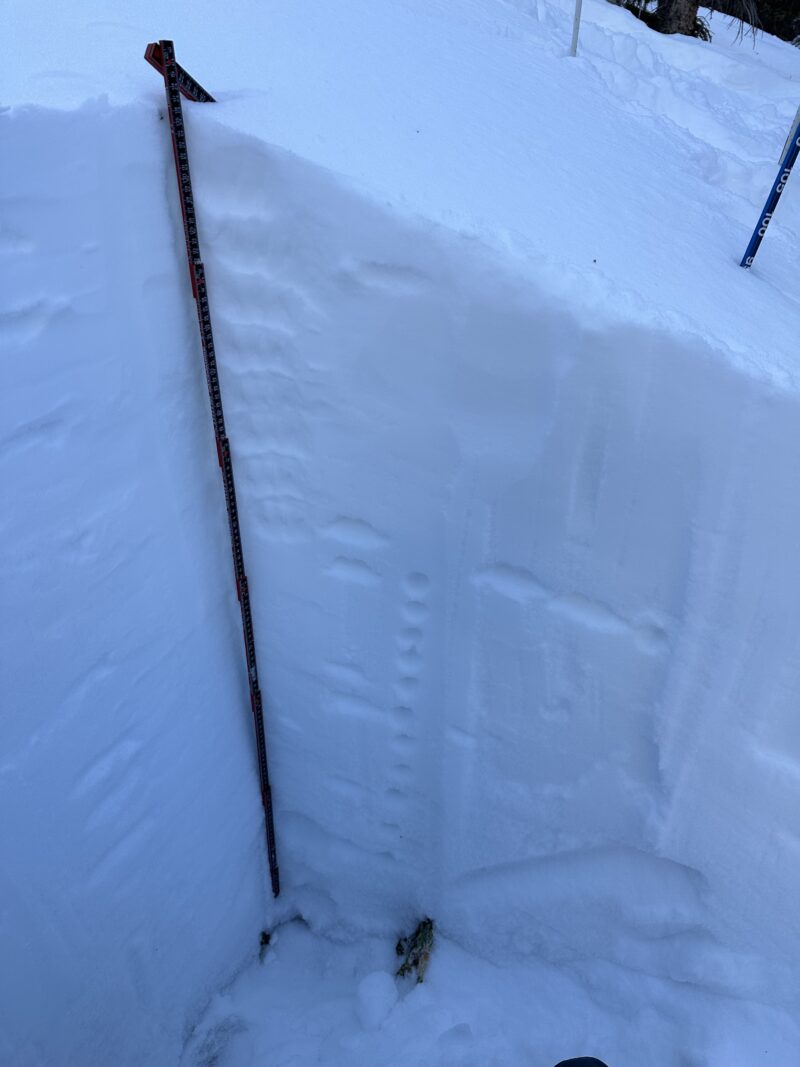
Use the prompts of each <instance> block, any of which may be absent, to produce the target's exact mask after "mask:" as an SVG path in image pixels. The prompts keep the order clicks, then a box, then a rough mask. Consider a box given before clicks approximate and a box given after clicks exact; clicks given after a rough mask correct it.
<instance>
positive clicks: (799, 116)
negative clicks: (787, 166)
mask: <svg viewBox="0 0 800 1067" xmlns="http://www.w3.org/2000/svg"><path fill="white" fill-rule="evenodd" d="M798 122H800V107H799V108H798V109H797V112H796V114H795V116H794V118H793V119H792V125H791V126H790V127H789V134H788V136H787V138H786V141H785V142H784V145H783V148H782V149H781V158H780V159H779V160H778V162H779V163H780V162H782V160H783V157H784V156H785V155H786V149H787V148H788V147H789V142H790V141H791V139H792V134H793V133H794V131H795V130H796V129H797V124H798Z"/></svg>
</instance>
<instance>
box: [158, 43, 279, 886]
mask: <svg viewBox="0 0 800 1067" xmlns="http://www.w3.org/2000/svg"><path fill="white" fill-rule="evenodd" d="M144 57H145V59H146V60H147V62H148V63H150V64H151V65H152V66H153V67H155V69H156V70H157V71H158V72H159V73H160V74H161V75H162V76H163V78H164V88H165V91H166V94H167V115H168V116H169V126H170V131H171V133H172V150H173V153H174V156H175V173H176V176H177V179H178V194H179V197H180V202H181V214H182V216H183V232H184V236H185V238H186V257H187V259H188V261H189V275H190V277H191V280H192V295H193V296H194V299H195V301H196V304H197V322H198V325H199V327H200V343H201V345H202V348H203V362H204V364H205V369H206V383H207V385H208V398H209V402H210V404H211V421H212V423H213V425H214V436H215V438H216V442H217V460H218V462H219V465H220V469H221V471H222V484H223V488H224V490H225V506H226V508H227V511H228V528H229V530H230V536H231V554H232V555H233V570H234V574H235V576H236V595H237V597H238V598H239V609H240V611H241V615H242V636H243V638H244V650H245V660H246V663H247V680H248V685H249V687H250V708H251V710H252V712H253V724H254V726H255V734H256V754H257V756H258V775H259V781H260V784H261V801H262V804H263V806H264V820H265V825H266V833H267V857H268V859H269V873H270V879H271V881H272V892H273V895H274V896H276V897H277V895H278V893H279V892H280V876H279V872H278V856H277V850H276V847H275V826H274V821H273V816H272V790H271V788H270V784H269V771H268V768H267V745H266V737H265V733H264V711H263V705H262V699H261V689H260V688H259V684H258V666H257V663H256V645H255V637H254V634H253V616H252V612H251V609H250V591H249V586H248V583H247V575H246V574H245V569H244V552H243V550H242V536H241V530H240V528H239V509H238V506H237V504H236V485H235V482H234V478H233V460H232V459H231V447H230V442H229V441H228V437H227V435H226V433H225V416H224V413H223V410H222V393H221V392H220V386H219V373H218V369H217V356H216V352H215V349H214V334H213V331H212V328H211V311H210V308H209V304H208V288H207V285H206V272H205V268H204V267H203V261H202V259H201V258H200V240H199V237H198V233H197V216H196V214H195V209H194V197H193V195H192V178H191V174H190V172H189V152H188V149H187V146H186V127H185V125H184V122H183V109H182V107H181V95H183V96H185V97H186V99H187V100H193V101H195V102H196V103H203V104H205V103H211V102H213V100H214V97H213V96H211V94H210V93H208V92H207V91H206V90H205V89H204V88H203V87H202V85H200V83H199V82H197V81H195V80H194V78H193V77H192V76H191V75H190V74H187V72H186V71H185V70H184V69H183V67H181V66H179V65H178V63H177V62H176V60H175V48H174V46H173V44H172V41H159V42H158V43H153V44H149V45H148V46H147V50H146V51H145V54H144Z"/></svg>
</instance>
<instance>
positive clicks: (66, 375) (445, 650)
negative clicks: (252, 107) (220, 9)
mask: <svg viewBox="0 0 800 1067" xmlns="http://www.w3.org/2000/svg"><path fill="white" fill-rule="evenodd" d="M501 6H502V7H503V8H504V9H505V8H506V7H508V8H509V10H510V5H501ZM517 7H519V5H517ZM476 10H477V9H476ZM621 14H622V13H620V12H614V13H613V14H610V15H608V18H614V19H616V18H617V17H618V16H620V17H621ZM511 17H512V16H511V15H509V18H511ZM598 32H599V31H598ZM632 32H633V31H632ZM635 32H638V30H637V31H635ZM619 47H622V46H619ZM608 62H610V61H608ZM631 63H633V60H631ZM599 69H601V70H605V71H606V73H608V71H607V69H606V67H603V65H602V63H601V64H600V65H599ZM617 73H618V74H619V72H617ZM198 74H200V72H199V71H198ZM686 76H687V78H688V77H689V75H688V74H687V75H686ZM692 76H693V75H692ZM609 77H611V76H610V75H609ZM611 82H612V83H613V82H614V79H613V78H611ZM670 99H672V98H671V97H670ZM227 106H230V107H231V108H232V109H233V111H234V112H235V108H236V102H235V101H233V102H232V103H231V104H230V105H227V104H225V103H223V104H221V105H220V109H219V110H218V111H216V112H207V111H206V112H203V111H200V110H193V111H187V121H188V129H189V143H190V151H191V157H192V167H193V177H194V182H195V195H196V199H197V205H198V212H199V216H200V225H201V243H202V246H203V252H204V257H205V261H206V268H207V274H208V281H209V289H210V293H211V302H212V311H213V315H214V323H215V333H216V340H217V348H218V352H219V359H220V370H221V376H222V388H223V395H224V398H225V405H226V418H227V422H228V425H229V433H230V437H231V442H232V448H233V453H234V460H235V463H236V471H237V488H238V494H239V502H240V512H241V519H242V527H243V538H244V546H245V553H246V557H247V562H248V573H249V576H250V586H251V590H252V595H253V608H254V615H255V624H256V633H257V638H258V642H259V658H260V665H261V673H262V675H263V687H264V691H265V703H266V708H267V711H266V717H267V727H268V742H269V751H270V768H271V774H272V778H273V786H274V791H275V801H276V827H277V832H278V849H279V860H280V864H281V873H282V878H283V884H284V892H283V894H282V896H281V898H280V899H279V900H278V901H277V902H273V901H272V900H271V899H270V898H269V896H268V882H267V877H266V864H265V857H264V854H263V829H262V825H261V809H260V804H259V800H258V791H257V776H256V767H255V758H254V753H253V746H252V741H251V734H250V731H251V726H250V721H249V710H248V707H247V697H246V684H245V678H244V671H243V666H242V663H241V649H240V638H239V634H238V617H237V609H236V603H235V600H234V596H233V591H232V580H231V575H230V563H229V550H228V544H227V529H226V522H225V513H224V507H223V501H222V494H221V488H220V485H219V478H218V472H217V467H216V461H215V454H214V447H213V439H212V435H211V430H210V425H209V418H208V413H207V398H206V395H205V389H204V383H203V378H202V369H201V364H200V355H199V350H198V344H197V340H196V323H195V321H194V318H193V305H192V303H191V300H190V294H189V289H188V282H187V277H186V272H185V266H184V262H183V246H182V241H183V239H182V234H181V228H180V218H179V214H178V210H177V204H176V198H175V193H174V176H173V173H172V169H171V167H172V160H171V156H170V149H169V144H168V139H167V131H166V129H165V124H164V123H163V122H160V121H159V115H158V109H157V106H152V105H151V104H150V103H148V104H147V105H145V104H141V103H140V104H133V105H127V106H119V105H114V106H111V105H109V104H108V103H107V102H104V101H95V102H92V103H88V104H85V105H84V106H82V107H81V108H78V109H76V110H73V111H68V112H56V111H51V110H45V109H28V110H20V109H17V110H15V111H14V112H13V113H12V114H11V115H10V116H4V117H3V123H4V126H5V132H6V140H5V145H6V148H7V150H8V154H9V157H10V158H15V159H23V160H24V159H34V158H35V160H36V166H35V168H30V169H26V168H20V169H18V170H17V171H16V172H11V171H8V172H6V171H4V172H3V176H2V178H0V195H2V198H3V204H4V207H6V208H7V209H8V213H7V217H8V218H9V220H10V221H9V222H8V224H6V223H5V222H4V223H3V229H2V231H0V239H1V241H0V261H2V263H3V265H4V267H6V269H5V270H4V286H3V290H2V294H0V301H1V302H2V303H1V304H0V312H1V313H2V328H3V331H4V341H5V342H6V345H5V348H6V358H7V360H8V361H9V366H10V367H12V368H13V374H12V375H11V376H10V377H9V386H10V394H11V395H10V397H9V400H8V403H7V407H6V419H5V420H4V427H3V436H2V451H1V452H0V464H2V468H3V472H4V475H5V477H6V479H7V480H8V484H9V486H10V487H11V489H10V493H9V494H8V496H9V498H10V497H12V496H13V501H14V506H13V508H8V509H6V510H5V511H4V513H3V515H2V517H1V518H0V536H1V537H2V544H3V555H2V564H1V566H2V573H0V581H1V582H2V588H3V596H4V601H5V603H6V605H7V607H8V609H9V610H7V611H6V612H5V617H4V632H3V648H4V656H3V676H2V684H3V692H4V694H5V695H6V700H7V701H8V704H9V707H10V710H11V714H8V715H4V716H2V718H0V810H2V811H3V812H6V813H10V814H9V815H8V817H6V818H5V819H4V820H3V821H2V824H0V826H2V829H0V835H2V841H1V843H0V851H1V852H2V854H3V855H11V856H13V862H12V863H3V864H2V865H1V866H0V931H2V941H3V946H4V947H3V967H2V968H1V969H0V975H1V976H2V977H0V1062H2V1063H3V1064H9V1065H12V1067H39V1065H59V1067H60V1065H62V1064H63V1065H65V1067H72V1065H77V1064H106V1063H114V1064H117V1065H120V1067H128V1065H130V1067H138V1065H141V1064H143V1063H149V1064H159V1065H160V1064H164V1065H174V1064H177V1063H182V1064H184V1065H185V1067H211V1065H212V1064H218V1065H227V1067H249V1065H253V1067H261V1065H263V1067H277V1065H286V1067H289V1065H294V1067H305V1065H307V1064H311V1063H320V1064H327V1065H331V1067H338V1065H340V1064H348V1065H351V1067H359V1065H362V1064H363V1065H364V1067H367V1065H375V1064H378V1065H381V1067H390V1065H392V1064H395V1063H396V1064H401V1063H402V1064H403V1065H404V1067H413V1065H420V1067H422V1065H426V1067H435V1065H441V1067H453V1065H459V1067H461V1065H463V1067H472V1065H474V1067H477V1065H478V1064H480V1065H484V1064H498V1065H503V1067H512V1065H513V1067H517V1065H527V1064H530V1065H531V1067H550V1065H552V1063H554V1062H555V1061H556V1060H558V1059H560V1058H565V1057H567V1056H570V1055H578V1054H593V1055H598V1056H602V1057H603V1058H604V1059H606V1060H607V1061H608V1062H609V1064H610V1067H643V1065H650V1064H652V1065H653V1067H731V1065H732V1064H733V1065H736V1067H739V1065H741V1067H745V1065H748V1067H749V1065H750V1064H752V1063H755V1062H761V1061H762V1060H764V1059H765V1058H767V1059H769V1060H770V1061H772V1060H775V1061H776V1062H780V1063H783V1064H791V1063H794V1062H796V1059H797V1049H798V1048H799V1047H800V1031H799V1030H798V1026H797V1023H796V1021H795V1020H796V1019H797V1018H798V1008H800V1004H798V988H800V984H799V983H798V967H797V960H798V957H799V956H800V922H799V921H798V917H797V909H796V906H795V898H796V894H797V891H796V884H797V873H798V870H799V869H800V831H798V821H797V812H798V810H800V807H799V805H800V726H798V723H800V719H798V715H797V694H798V691H800V677H798V672H799V671H800V667H799V666H798V664H800V655H799V653H800V648H799V647H798V646H799V645H800V636H798V633H800V631H798V627H797V604H798V602H800V570H799V569H798V567H797V549H798V544H800V503H798V500H800V497H798V494H797V491H796V468H797V463H796V460H795V455H796V452H797V447H798V440H799V439H800V430H799V429H798V427H800V394H798V392H797V389H796V384H795V382H794V380H793V377H792V374H791V373H790V370H789V371H787V368H786V365H785V364H784V363H782V362H781V360H780V359H776V362H775V363H774V364H770V363H768V362H767V361H766V360H763V359H761V355H763V353H761V352H760V350H758V348H757V343H756V342H757V337H758V332H759V327H757V326H756V325H755V324H754V322H753V321H751V322H749V324H747V325H746V326H744V327H743V331H744V336H745V339H746V340H745V341H744V342H742V344H743V346H744V347H745V348H746V352H745V353H743V352H742V350H740V349H738V348H735V347H733V346H732V344H731V343H730V337H731V333H730V331H729V328H728V324H727V323H723V321H722V316H720V317H719V319H718V320H715V321H714V322H713V323H712V325H711V327H710V328H709V329H707V330H699V329H696V328H695V324H694V323H693V321H691V320H689V319H686V318H681V317H679V316H677V315H676V314H674V310H675V309H674V308H673V309H671V310H670V309H667V311H665V312H664V313H663V314H662V311H663V309H661V310H658V312H657V313H654V314H653V315H649V313H643V312H642V306H643V302H642V300H641V299H640V295H639V296H637V297H636V298H633V297H631V296H630V294H629V293H628V292H627V291H625V292H621V293H620V294H619V298H618V300H617V301H616V302H614V301H611V302H610V304H609V306H608V307H606V308H603V309H599V307H598V294H602V293H603V292H605V291H606V290H604V289H603V285H604V284H605V283H602V284H601V283H598V282H597V280H596V278H595V276H594V275H592V276H591V280H590V275H589V274H588V273H587V274H586V279H585V280H586V292H585V294H584V293H583V292H582V291H581V284H582V283H581V277H580V276H579V273H578V274H573V275H571V276H570V277H569V279H568V280H567V281H565V280H564V278H557V279H554V278H553V277H551V276H549V275H548V269H549V267H550V266H552V262H550V261H544V262H542V263H537V262H533V261H531V260H528V259H525V257H521V256H519V255H517V254H512V253H514V248H513V246H514V241H513V240H511V239H510V238H509V241H508V244H509V248H507V249H506V250H505V251H504V250H503V248H502V247H500V246H501V245H502V244H503V241H502V240H498V241H494V242H491V245H492V246H491V247H490V242H487V241H484V240H482V239H480V237H479V236H476V235H475V233H474V232H466V230H465V232H459V229H458V226H457V225H454V226H452V227H448V226H446V225H443V224H442V222H441V220H439V221H432V220H431V219H430V218H426V217H423V216H422V215H416V214H414V213H413V210H412V209H411V208H410V207H408V206H405V205H402V204H398V203H397V202H394V201H389V200H388V199H384V200H381V198H380V197H379V196H377V195H376V193H375V190H374V188H368V187H366V186H362V185H361V184H360V183H358V182H356V181H345V180H343V178H342V177H341V175H337V174H335V173H333V172H332V171H330V170H326V169H325V168H324V167H320V166H317V165H314V164H312V163H310V162H308V161H307V160H303V159H301V158H300V157H298V156H295V155H292V154H291V153H290V152H287V151H285V150H284V149H281V148H277V147H274V146H272V145H270V144H268V143H266V141H265V140H264V139H259V138H256V137H253V136H248V135H246V134H244V133H242V132H235V131H234V130H233V129H231V128H229V127H227V126H225V125H223V124H222V123H221V122H220V121H218V118H217V116H219V115H220V114H222V115H223V118H224V115H225V110H224V109H225V107H227ZM676 107H677V105H676ZM676 113H679V112H676ZM670 135H671V134H670ZM659 136H660V135H659ZM65 146H69V150H68V151H67V150H65ZM703 160H704V163H703V166H704V167H705V166H706V164H708V166H711V164H710V163H709V162H708V160H707V158H706V157H705V156H704V157H703ZM734 175H735V178H736V182H741V183H742V187H743V185H744V178H743V177H742V175H741V174H740V172H739V170H735V172H734ZM692 210H695V209H694V208H693V209H692ZM696 210H697V212H698V214H702V210H703V208H702V204H701V205H700V206H699V207H697V208H696ZM517 251H518V249H517ZM618 254H619V255H620V256H621V257H622V258H624V248H623V249H622V250H621V251H619V250H618ZM780 254H781V255H784V252H783V251H781V253H780ZM12 263H13V269H9V265H10V264H12ZM620 269H622V268H620ZM587 270H588V268H587ZM726 277H727V276H726ZM576 279H577V281H576ZM656 280H657V279H656ZM754 281H755V282H758V279H754ZM647 284H648V285H650V284H652V285H655V284H656V283H655V281H653V280H652V279H650V278H649V276H648V282H647ZM680 284H682V283H676V286H678V287H679V285H680ZM687 284H688V283H687ZM711 284H712V285H714V286H721V285H722V284H723V283H722V282H719V281H718V280H714V281H713V282H712V283H711ZM725 284H728V282H726V283H725ZM734 284H736V285H738V284H739V282H738V276H737V280H736V281H735V282H734V281H730V285H731V286H733V285H734ZM762 286H763V283H762ZM763 288H764V289H766V286H764V287H763ZM715 291H717V290H715ZM752 291H757V292H760V293H761V294H762V296H763V299H764V300H765V301H766V302H767V305H768V306H770V307H779V306H780V307H781V308H782V309H783V310H786V308H787V307H789V306H790V305H789V304H788V303H786V304H780V301H781V300H784V297H783V296H780V295H779V296H775V294H774V293H767V295H763V290H758V289H757V288H755V287H754V288H753V289H751V290H749V292H752ZM676 292H677V288H676ZM584 296H585V299H583V297H584ZM786 300H787V301H788V298H786ZM769 301H773V303H771V304H770V303H769ZM644 303H645V304H646V301H645V302H644ZM648 312H649V308H648ZM794 315H795V318H794V319H791V317H790V316H788V317H787V318H786V319H785V320H783V324H782V325H781V326H775V327H773V328H772V329H773V333H772V334H771V338H772V342H776V341H777V342H780V343H782V342H783V339H784V338H785V337H786V336H795V333H796V331H794V330H793V327H792V325H791V324H792V323H796V322H797V318H796V306H794ZM787 323H788V325H787ZM765 329H766V327H765ZM765 343H766V342H765ZM748 346H749V347H748ZM777 348H780V344H777ZM423 915H431V916H433V917H434V918H435V920H436V924H437V925H436V931H437V942H436V948H435V951H434V955H433V958H432V962H431V966H430V969H429V972H428V975H427V977H426V980H425V983H424V984H423V985H420V986H416V985H415V984H414V982H413V980H411V979H409V980H406V981H403V982H399V981H397V980H396V979H395V977H394V971H395V968H396V966H397V962H396V958H395V956H394V943H395V940H396V938H397V935H398V934H399V933H400V932H402V931H406V932H407V931H409V930H411V929H413V927H414V925H415V924H416V922H417V921H418V920H419V918H420V917H421V916H423ZM298 916H302V919H303V921H302V922H301V921H298V919H297V917H298ZM264 928H268V929H270V930H272V931H273V936H272V941H271V945H270V948H269V950H268V951H267V953H266V955H265V958H264V959H263V961H262V962H259V961H258V958H257V957H258V938H259V934H260V931H261V930H262V929H264Z"/></svg>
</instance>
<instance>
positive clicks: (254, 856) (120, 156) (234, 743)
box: [0, 105, 266, 1067]
mask: <svg viewBox="0 0 800 1067" xmlns="http://www.w3.org/2000/svg"><path fill="white" fill-rule="evenodd" d="M2 124H3V135H4V136H3V145H4V162H9V161H10V160H12V159H13V160H14V161H15V162H16V166H15V169H14V171H11V170H10V169H8V168H5V169H4V172H3V177H2V184H1V185H0V194H2V209H3V223H2V231H0V242H1V243H0V264H2V275H3V289H2V296H1V297H0V299H1V300H2V319H0V328H1V329H2V333H3V356H4V363H5V371H6V375H5V390H6V395H5V403H4V408H3V427H2V450H1V451H0V464H2V472H3V480H4V484H5V486H6V489H5V493H4V501H5V504H4V507H3V509H2V518H0V531H1V536H2V546H3V549H2V569H1V570H0V587H2V597H3V632H2V648H3V655H2V693H3V714H2V716H0V811H2V813H3V817H2V820H1V821H0V855H2V856H3V861H2V863H0V941H1V942H2V945H3V949H2V957H3V958H2V966H0V1062H2V1063H3V1064H4V1065H9V1067H11V1065H13V1067H41V1065H43V1064H47V1065H56V1064H65V1065H66V1064H69V1065H78V1064H86V1065H88V1064H112V1063H113V1064H120V1065H131V1067H140V1065H141V1064H143V1063H153V1064H162V1063H164V1064H166V1063H174V1062H175V1060H176V1058H177V1055H178V1053H179V1050H180V1048H181V1045H182V1042H183V1039H184V1033H183V1031H184V1028H185V1027H186V1025H187V1024H188V1023H190V1022H191V1021H192V1020H193V1019H194V1018H195V1017H196V1015H197V1013H198V1011H199V1010H200V1009H201V1008H202V1007H203V1006H204V1004H205V1002H206V1000H207V999H208V997H209V996H210V994H211V992H212V991H213V990H215V989H216V988H218V986H219V984H220V983H221V982H222V981H224V980H225V978H226V977H228V976H229V975H230V974H231V972H232V971H233V969H234V968H235V966H236V965H237V964H238V963H239V961H240V960H241V959H242V958H243V957H245V956H246V955H247V954H248V953H249V952H255V950H256V946H257V940H258V931H259V928H260V924H261V922H262V921H263V905H264V898H265V894H266V871H265V865H264V857H263V847H262V834H263V831H262V828H261V816H260V806H259V800H258V787H257V783H256V778H255V777H254V774H255V762H254V755H253V750H252V745H251V738H250V733H251V727H250V723H249V721H248V720H249V711H248V704H247V696H246V683H245V679H244V677H243V673H242V671H241V669H240V660H239V655H240V652H239V644H238V642H239V637H238V634H237V629H236V604H235V599H233V598H232V593H231V580H230V572H231V568H230V556H229V550H228V547H227V540H226V539H227V528H226V521H225V515H224V509H223V508H222V500H221V490H220V486H219V479H218V475H217V473H216V471H215V469H214V461H213V447H214V446H213V438H212V437H211V434H210V430H209V421H208V415H207V412H206V408H207V402H206V400H205V396H204V386H203V381H202V375H201V374H200V373H198V372H199V371H200V364H199V363H198V356H197V352H196V351H195V344H196V342H195V336H196V323H195V321H194V320H193V317H192V307H191V303H190V300H189V299H187V290H186V273H185V268H184V266H183V264H182V263H181V261H180V259H179V257H178V255H177V254H176V249H178V247H179V246H178V241H179V239H180V237H179V230H178V229H177V227H176V225H175V221H174V218H170V213H169V212H168V210H167V203H168V201H167V194H168V192H169V193H171V192H172V186H171V185H170V184H168V183H169V182H172V181H174V179H173V178H172V175H171V173H170V171H169V169H168V162H170V161H169V159H168V155H167V150H168V144H167V141H166V137H165V127H164V124H163V123H160V122H159V121H158V115H157V113H156V112H154V111H152V110H151V109H144V108H135V109H134V108H132V109H124V110H110V109H109V108H108V107H104V106H100V105H96V106H91V107H86V108H84V109H82V110H80V111H77V112H74V113H69V114H65V113H61V114H56V113H52V112H45V111H30V112H17V113H16V114H15V116H14V117H9V116H5V117H4V118H3V120H2ZM33 161H35V163H36V165H35V167H34V166H33ZM173 214H174V213H173Z"/></svg>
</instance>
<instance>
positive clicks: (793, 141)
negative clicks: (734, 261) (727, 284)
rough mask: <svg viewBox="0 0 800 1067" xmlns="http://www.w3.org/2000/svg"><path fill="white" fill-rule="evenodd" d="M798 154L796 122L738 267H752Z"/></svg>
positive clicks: (799, 132) (798, 126) (799, 143)
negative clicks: (776, 175) (776, 174)
mask: <svg viewBox="0 0 800 1067" xmlns="http://www.w3.org/2000/svg"><path fill="white" fill-rule="evenodd" d="M798 154H800V122H797V123H796V125H795V127H794V131H793V132H792V136H791V138H790V139H789V144H788V146H787V148H786V152H785V153H784V156H783V159H782V160H781V168H780V170H779V171H778V177H777V178H776V179H775V182H774V184H773V186H772V189H770V193H769V196H768V197H767V202H766V204H764V210H763V211H762V212H761V217H760V218H759V220H758V225H757V226H756V228H755V230H753V236H752V237H751V238H750V244H749V245H748V246H747V250H746V251H745V254H744V258H743V259H742V262H741V263H740V264H739V266H740V267H752V265H753V260H754V259H755V258H756V252H757V251H758V250H759V248H760V247H761V242H762V241H763V240H764V234H765V233H766V232H767V226H769V224H770V220H771V219H772V216H773V214H774V213H775V208H776V207H777V204H778V201H779V200H780V198H781V193H782V192H783V190H784V189H785V188H786V183H787V181H788V180H789V175H790V174H791V173H792V167H793V166H794V164H795V160H796V159H797V156H798Z"/></svg>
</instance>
